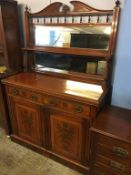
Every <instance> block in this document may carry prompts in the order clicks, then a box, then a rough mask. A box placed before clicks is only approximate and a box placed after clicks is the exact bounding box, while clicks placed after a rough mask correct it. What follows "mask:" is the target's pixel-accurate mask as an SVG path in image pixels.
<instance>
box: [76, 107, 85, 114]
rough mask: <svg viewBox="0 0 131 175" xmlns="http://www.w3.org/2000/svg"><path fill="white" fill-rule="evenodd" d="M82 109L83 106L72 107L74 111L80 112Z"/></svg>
mask: <svg viewBox="0 0 131 175" xmlns="http://www.w3.org/2000/svg"><path fill="white" fill-rule="evenodd" d="M82 111H83V107H82V106H75V107H74V112H77V113H81V112H82Z"/></svg>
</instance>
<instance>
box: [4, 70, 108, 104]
mask: <svg viewBox="0 0 131 175" xmlns="http://www.w3.org/2000/svg"><path fill="white" fill-rule="evenodd" d="M2 82H3V83H4V84H8V85H12V84H13V85H15V86H17V87H21V88H22V87H24V88H30V89H31V90H35V91H37V92H45V93H47V94H53V95H55V96H58V97H64V98H65V99H69V98H70V99H74V100H76V101H77V100H78V101H79V102H82V103H86V104H92V105H94V106H98V105H99V103H100V102H102V100H103V99H104V96H102V97H101V98H99V99H97V100H95V99H92V98H91V97H90V98H86V97H84V96H83V97H81V96H80V95H79V96H77V95H73V94H68V93H66V91H67V90H70V88H69V87H68V86H67V84H68V80H66V79H62V78H57V77H51V76H46V75H42V74H38V73H35V72H23V73H20V74H17V75H14V76H11V77H8V78H6V79H4V80H2ZM78 83H79V82H78ZM104 95H105V94H104Z"/></svg>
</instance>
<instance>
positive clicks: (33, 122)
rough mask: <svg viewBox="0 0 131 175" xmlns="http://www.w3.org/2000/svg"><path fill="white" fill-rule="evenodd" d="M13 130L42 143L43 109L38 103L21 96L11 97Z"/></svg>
mask: <svg viewBox="0 0 131 175" xmlns="http://www.w3.org/2000/svg"><path fill="white" fill-rule="evenodd" d="M10 104H11V111H12V125H13V132H14V134H16V135H17V136H19V137H21V138H23V139H25V140H27V141H30V142H32V143H35V144H37V145H41V144H42V138H44V137H42V124H41V123H42V121H41V109H40V107H39V106H38V105H36V104H33V103H31V102H27V101H26V100H23V99H22V100H20V98H14V97H13V98H10Z"/></svg>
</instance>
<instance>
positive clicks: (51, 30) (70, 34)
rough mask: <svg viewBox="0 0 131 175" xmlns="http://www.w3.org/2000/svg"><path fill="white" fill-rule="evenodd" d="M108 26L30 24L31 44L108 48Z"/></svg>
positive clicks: (109, 32)
mask: <svg viewBox="0 0 131 175" xmlns="http://www.w3.org/2000/svg"><path fill="white" fill-rule="evenodd" d="M110 34H111V27H110V26H84V25H82V26H77V25H76V26H73V25H72V26H45V25H32V26H31V28H30V39H31V44H33V45H35V46H45V47H68V48H70V47H72V48H73V47H75V48H92V49H104V50H108V48H109V39H110Z"/></svg>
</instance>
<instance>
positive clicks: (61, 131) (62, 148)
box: [50, 114, 88, 162]
mask: <svg viewBox="0 0 131 175" xmlns="http://www.w3.org/2000/svg"><path fill="white" fill-rule="evenodd" d="M50 120H51V143H52V144H51V145H52V150H53V151H54V152H56V153H58V154H60V155H63V156H66V157H69V158H70V159H72V160H75V161H76V162H81V161H82V156H83V154H84V152H83V151H84V145H83V143H84V140H83V136H84V131H85V129H84V120H82V119H79V118H74V117H72V116H71V117H68V116H62V115H56V114H52V115H51V116H50ZM87 132H88V129H87Z"/></svg>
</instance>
